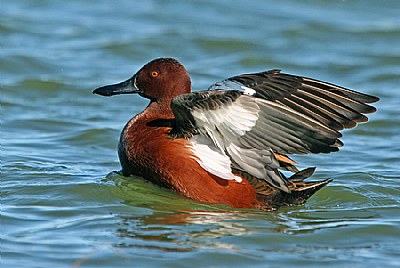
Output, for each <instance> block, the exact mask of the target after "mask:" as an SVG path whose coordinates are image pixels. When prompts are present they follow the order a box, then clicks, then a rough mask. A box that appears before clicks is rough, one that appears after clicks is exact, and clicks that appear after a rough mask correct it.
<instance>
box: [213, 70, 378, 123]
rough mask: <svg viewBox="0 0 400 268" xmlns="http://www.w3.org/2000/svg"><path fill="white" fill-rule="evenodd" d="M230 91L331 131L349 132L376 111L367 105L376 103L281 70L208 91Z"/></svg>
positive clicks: (227, 82) (223, 83) (217, 85)
mask: <svg viewBox="0 0 400 268" xmlns="http://www.w3.org/2000/svg"><path fill="white" fill-rule="evenodd" d="M229 89H231V90H232V89H233V90H241V91H244V92H246V93H247V94H249V95H252V96H254V97H257V98H263V99H266V100H270V101H273V102H275V103H277V104H279V105H281V106H285V107H288V108H290V109H293V110H295V111H297V112H298V113H300V114H302V115H303V116H307V117H310V118H312V119H314V120H316V121H318V122H320V123H322V124H324V125H326V126H327V127H329V128H332V129H334V130H342V129H345V128H352V127H355V126H356V125H357V123H359V122H366V121H367V120H368V119H367V117H366V116H365V115H363V114H368V113H373V112H375V111H376V109H375V108H374V107H373V106H370V105H367V103H373V102H376V101H378V100H379V98H377V97H374V96H370V95H367V94H363V93H360V92H357V91H354V90H351V89H347V88H344V87H341V86H337V85H334V84H330V83H327V82H323V81H319V80H315V79H312V78H307V77H301V76H296V75H290V74H285V73H281V72H280V70H270V71H265V72H260V73H254V74H243V75H238V76H234V77H231V78H228V79H225V80H223V81H220V82H217V83H215V84H213V85H211V87H210V88H209V90H229Z"/></svg>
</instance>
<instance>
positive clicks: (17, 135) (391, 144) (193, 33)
mask: <svg viewBox="0 0 400 268" xmlns="http://www.w3.org/2000/svg"><path fill="white" fill-rule="evenodd" d="M399 10H400V2H399V1H361V0H359V1H357V0H354V1H317V0H310V1H301V2H300V1H294V0H286V1H261V0H257V1H218V2H217V1H128V0H120V1H96V2H89V1H78V0H73V1H45V0H40V1H33V0H26V1H22V0H19V1H18V0H17V1H2V3H1V6H0V11H1V16H0V53H1V54H0V55H1V60H0V87H1V95H0V97H1V118H0V119H1V137H0V138H1V163H2V164H1V165H2V166H1V182H0V183H1V190H0V191H1V192H0V194H1V207H0V208H1V225H0V234H1V243H0V247H1V248H0V249H1V259H0V266H1V267H285V266H289V267H292V266H293V267H321V266H323V265H324V266H326V267H399V266H400V253H399V252H400V187H399V185H400V172H399V171H398V168H399V164H400V146H399V141H400V134H399V132H400V90H399V85H400V45H399V44H400V16H398V11H399ZM161 56H168V57H176V58H178V59H179V60H180V61H182V62H183V63H184V64H185V65H186V66H187V69H188V70H189V72H190V74H191V76H192V79H193V84H194V87H195V89H205V88H207V87H208V86H209V85H210V84H211V83H213V82H215V81H218V80H221V79H223V78H226V77H230V76H233V75H236V74H240V73H247V72H255V71H262V70H266V69H271V68H280V69H282V70H284V71H285V72H289V73H294V74H300V75H305V76H310V77H313V78H317V79H321V80H325V81H330V82H334V83H337V84H340V85H343V86H346V87H350V88H354V89H357V90H360V91H363V92H365V93H369V94H373V95H376V96H379V97H380V98H381V101H380V102H379V103H377V104H376V106H377V108H378V112H377V113H376V114H373V115H371V117H370V118H371V121H370V122H369V123H367V124H362V125H360V126H358V127H357V128H356V129H353V130H348V131H345V133H344V138H343V141H344V143H345V147H343V148H342V150H341V152H339V153H336V154H331V155H311V156H302V157H296V158H295V159H296V160H297V161H298V162H300V163H301V164H302V167H308V166H317V167H318V168H317V172H316V174H315V175H314V178H315V179H324V178H328V177H330V178H333V179H334V181H333V182H332V183H331V184H330V185H329V186H327V187H325V188H324V189H323V190H321V191H319V192H318V194H316V195H315V196H313V197H312V198H311V199H310V200H309V202H308V203H307V204H305V205H304V206H297V207H289V208H282V209H280V210H278V211H274V212H268V213H266V212H261V211H257V210H234V209H231V208H229V207H226V206H223V205H208V204H201V203H196V202H194V201H192V200H189V199H186V198H184V197H182V196H179V195H177V194H175V193H172V192H169V191H168V190H164V189H161V188H159V187H157V186H154V185H152V184H151V183H147V182H145V181H142V180H139V179H135V178H124V177H121V176H119V175H117V174H115V173H112V171H115V170H119V168H120V167H119V162H118V157H117V153H116V146H117V142H118V139H119V133H120V130H121V129H122V127H123V126H124V124H125V123H126V122H127V121H128V120H129V119H130V118H131V117H132V116H133V115H134V114H136V113H138V112H140V111H141V110H142V109H143V108H144V107H145V105H146V104H147V101H146V100H144V99H141V98H139V97H138V96H116V97H113V98H102V97H99V96H95V95H92V93H91V92H92V90H93V89H94V88H96V87H98V86H102V85H105V84H109V83H113V82H118V81H122V80H124V79H127V78H128V77H130V76H131V75H132V74H133V73H135V72H136V71H137V69H138V68H140V67H141V66H142V65H143V64H145V63H146V62H148V61H149V60H151V59H153V58H156V57H161Z"/></svg>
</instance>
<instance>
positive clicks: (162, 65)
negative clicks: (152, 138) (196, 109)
mask: <svg viewBox="0 0 400 268" xmlns="http://www.w3.org/2000/svg"><path fill="white" fill-rule="evenodd" d="M190 90H191V82H190V77H189V74H188V72H187V71H186V69H185V67H184V66H183V65H182V64H181V63H180V62H179V61H177V60H176V59H173V58H159V59H155V60H152V61H151V62H149V63H147V64H146V65H145V66H143V67H142V68H141V69H140V70H139V71H138V72H137V73H136V74H135V75H133V76H132V77H131V78H129V79H128V80H126V81H124V82H121V83H118V84H113V85H108V86H103V87H99V88H97V89H95V90H94V91H93V93H94V94H99V95H102V96H112V95H118V94H133V93H138V94H139V95H141V96H142V97H145V98H148V99H150V100H151V101H157V102H160V101H170V100H172V99H173V98H175V97H176V96H179V95H181V94H183V93H188V92H190Z"/></svg>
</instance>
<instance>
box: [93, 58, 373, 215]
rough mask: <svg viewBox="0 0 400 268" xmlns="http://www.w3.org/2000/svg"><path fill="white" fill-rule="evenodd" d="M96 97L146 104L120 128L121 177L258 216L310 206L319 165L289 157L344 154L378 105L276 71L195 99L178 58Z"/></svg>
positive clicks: (153, 64) (226, 83)
mask: <svg viewBox="0 0 400 268" xmlns="http://www.w3.org/2000/svg"><path fill="white" fill-rule="evenodd" d="M93 93H94V94H98V95H102V96H114V95H120V94H138V95H139V96H141V97H143V98H146V99H148V100H149V104H148V105H147V107H146V108H145V109H144V110H143V111H142V112H140V113H139V114H137V115H135V116H134V117H133V118H132V119H130V120H129V121H128V122H127V124H126V125H125V127H124V128H123V129H122V132H121V135H120V140H119V144H118V156H119V161H120V164H121V167H122V170H121V174H122V175H123V176H136V177H141V178H144V179H145V180H148V181H150V182H152V183H154V184H156V185H159V186H161V187H165V188H168V189H170V190H172V191H175V192H177V193H179V194H181V195H184V196H186V197H188V198H191V199H193V200H195V201H198V202H203V203H211V204H224V205H228V206H230V207H233V208H256V209H261V210H275V209H277V208H279V207H282V206H292V205H301V204H304V203H305V202H306V201H307V199H309V198H310V197H311V196H312V195H313V194H314V193H316V192H317V191H318V190H320V189H321V188H322V187H324V186H326V185H327V184H328V183H330V182H331V181H332V180H331V179H323V180H318V181H306V179H308V178H309V177H311V175H313V173H314V171H315V167H309V168H306V169H303V170H299V169H298V168H297V167H296V165H297V162H295V161H294V160H293V159H292V158H291V157H290V155H304V154H327V153H332V152H337V151H339V148H340V147H341V146H343V142H342V141H341V140H340V138H341V137H342V134H341V133H340V131H342V130H344V129H349V128H354V127H355V126H357V124H359V123H364V122H367V121H368V118H367V116H366V114H371V113H374V112H375V111H376V108H375V107H373V106H371V105H370V104H371V103H374V102H377V101H378V100H379V98H378V97H375V96H372V95H368V94H364V93H361V92H357V91H354V90H351V89H348V88H345V87H341V86H338V85H335V84H331V83H328V82H323V81H319V80H316V79H312V78H308V77H303V76H298V75H292V74H287V73H283V72H281V70H278V69H272V70H268V71H262V72H258V73H248V74H241V75H237V76H233V77H230V78H227V79H224V80H221V81H219V82H216V83H214V84H212V85H211V86H210V87H209V88H208V89H205V90H200V91H193V92H192V83H191V78H190V76H189V73H188V71H187V70H186V68H185V67H184V66H183V64H181V63H180V62H179V61H178V60H176V59H174V58H157V59H154V60H152V61H150V62H149V63H147V64H145V65H144V66H143V67H142V68H141V69H140V70H139V71H138V72H137V73H135V74H134V75H133V76H132V77H130V78H129V79H128V80H126V81H123V82H120V83H116V84H112V85H107V86H102V87H99V88H97V89H95V90H94V91H93ZM285 174H289V175H290V176H289V175H285Z"/></svg>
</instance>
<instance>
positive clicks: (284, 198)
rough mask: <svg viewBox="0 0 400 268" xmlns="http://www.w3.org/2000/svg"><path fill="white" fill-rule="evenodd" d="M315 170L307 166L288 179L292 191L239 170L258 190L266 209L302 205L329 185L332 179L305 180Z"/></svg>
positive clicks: (260, 199) (259, 198) (259, 197)
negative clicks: (282, 189)
mask: <svg viewBox="0 0 400 268" xmlns="http://www.w3.org/2000/svg"><path fill="white" fill-rule="evenodd" d="M314 171H315V167H311V168H306V169H304V170H301V171H299V172H297V173H296V174H294V175H293V176H291V177H290V178H289V179H287V180H288V182H289V183H288V184H289V186H288V187H289V189H290V193H286V192H284V191H281V190H279V189H278V188H276V187H273V186H271V185H269V184H268V183H267V182H265V181H264V180H259V179H257V178H255V177H253V176H251V175H250V174H248V173H245V172H243V171H241V172H239V173H240V175H241V176H242V177H243V178H245V179H246V180H247V181H248V182H249V183H250V184H251V185H253V187H254V188H255V190H256V192H257V197H258V200H259V201H260V202H261V203H262V204H264V205H265V209H267V210H271V209H277V208H279V207H281V206H293V205H302V204H304V203H305V202H306V201H307V199H309V198H310V197H311V196H312V195H313V194H314V193H316V192H317V191H318V190H319V189H321V188H322V187H324V186H325V185H327V184H328V183H330V182H331V181H332V179H325V180H321V181H310V182H306V181H304V180H305V179H307V178H308V177H310V176H311V175H312V174H313V173H314Z"/></svg>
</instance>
